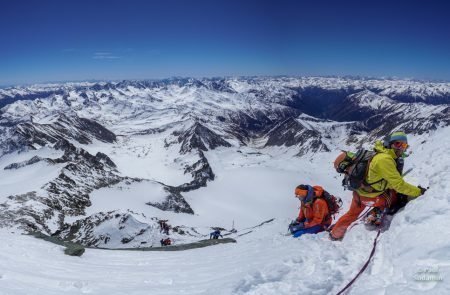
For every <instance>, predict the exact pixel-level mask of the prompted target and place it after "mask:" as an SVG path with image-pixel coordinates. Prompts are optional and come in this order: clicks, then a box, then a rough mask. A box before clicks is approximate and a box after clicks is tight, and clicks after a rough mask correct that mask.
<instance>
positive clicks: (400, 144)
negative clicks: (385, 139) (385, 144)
mask: <svg viewBox="0 0 450 295" xmlns="http://www.w3.org/2000/svg"><path fill="white" fill-rule="evenodd" d="M392 145H393V146H394V148H395V149H397V150H406V149H407V148H408V146H409V145H408V144H407V143H406V142H403V141H396V142H394V143H393V144H392Z"/></svg>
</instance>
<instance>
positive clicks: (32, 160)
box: [4, 156, 54, 170]
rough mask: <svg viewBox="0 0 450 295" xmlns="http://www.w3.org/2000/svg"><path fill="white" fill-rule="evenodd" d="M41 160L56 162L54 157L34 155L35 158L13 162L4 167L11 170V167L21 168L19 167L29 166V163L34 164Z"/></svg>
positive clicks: (50, 162)
mask: <svg viewBox="0 0 450 295" xmlns="http://www.w3.org/2000/svg"><path fill="white" fill-rule="evenodd" d="M41 161H45V162H47V163H49V164H54V161H53V160H52V159H44V158H41V157H38V156H34V157H33V158H31V159H29V160H27V161H23V162H21V163H12V164H10V165H8V166H6V167H5V168H4V169H5V170H11V169H19V168H23V167H25V166H29V165H33V164H36V163H39V162H41Z"/></svg>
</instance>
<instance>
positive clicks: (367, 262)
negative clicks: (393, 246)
mask: <svg viewBox="0 0 450 295" xmlns="http://www.w3.org/2000/svg"><path fill="white" fill-rule="evenodd" d="M380 233H381V229H379V230H378V233H377V236H376V237H375V240H374V241H373V248H372V252H370V256H369V259H367V261H366V263H365V264H364V266H363V267H362V268H361V270H360V271H359V272H358V274H357V275H356V276H355V277H354V278H353V280H351V281H350V282H349V283H348V284H347V285H346V286H345V287H344V289H342V290H341V291H339V293H337V294H336V295H341V294H344V292H345V290H347V289H348V288H349V287H350V286H351V285H353V283H354V282H355V281H356V279H357V278H358V277H359V276H360V275H361V274H362V273H363V272H364V271H365V270H366V268H367V266H369V263H370V260H371V259H372V257H373V255H374V254H375V248H376V247H377V240H378V237H379V236H380Z"/></svg>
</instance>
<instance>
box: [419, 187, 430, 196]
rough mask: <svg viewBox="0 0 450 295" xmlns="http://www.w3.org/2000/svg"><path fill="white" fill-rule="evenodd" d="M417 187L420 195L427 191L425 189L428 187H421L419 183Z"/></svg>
mask: <svg viewBox="0 0 450 295" xmlns="http://www.w3.org/2000/svg"><path fill="white" fill-rule="evenodd" d="M418 188H419V189H420V195H423V194H424V193H425V192H426V191H427V189H429V188H428V187H427V188H424V187H421V186H420V185H419V186H418Z"/></svg>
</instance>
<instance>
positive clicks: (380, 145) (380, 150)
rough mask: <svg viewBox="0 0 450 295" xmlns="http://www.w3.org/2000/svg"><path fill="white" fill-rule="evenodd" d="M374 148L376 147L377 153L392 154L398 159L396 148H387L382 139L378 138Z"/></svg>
mask: <svg viewBox="0 0 450 295" xmlns="http://www.w3.org/2000/svg"><path fill="white" fill-rule="evenodd" d="M373 149H374V150H375V151H376V152H377V153H383V154H388V155H389V156H391V157H392V158H393V159H397V155H396V154H395V151H394V149H389V148H386V147H385V146H384V145H383V143H382V142H381V141H380V140H377V141H376V142H375V146H374V147H373Z"/></svg>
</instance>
